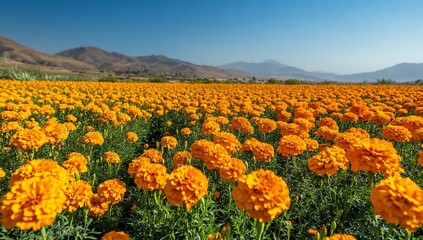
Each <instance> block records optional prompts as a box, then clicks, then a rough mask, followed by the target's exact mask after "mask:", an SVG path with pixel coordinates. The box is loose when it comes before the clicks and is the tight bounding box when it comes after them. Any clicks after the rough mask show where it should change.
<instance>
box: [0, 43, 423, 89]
mask: <svg viewBox="0 0 423 240" xmlns="http://www.w3.org/2000/svg"><path fill="white" fill-rule="evenodd" d="M0 55H2V56H5V55H7V58H8V60H9V62H10V63H16V64H25V65H30V66H37V67H40V68H41V69H42V70H47V71H50V72H51V71H53V72H59V73H74V74H75V73H77V74H80V73H92V74H97V73H100V72H106V73H113V72H115V73H116V72H124V73H142V74H151V75H155V74H164V75H173V76H180V77H200V78H203V77H207V78H216V79H252V78H253V77H255V78H258V79H268V78H276V79H281V80H285V79H289V78H295V79H299V80H307V81H323V80H332V81H341V82H363V81H368V82H373V81H376V80H377V79H391V80H393V81H396V82H412V81H416V80H418V79H423V63H401V64H397V65H394V66H391V67H387V68H384V69H381V70H378V71H374V72H364V73H355V74H349V75H339V74H333V73H326V72H311V71H306V70H303V69H301V68H298V67H293V66H288V65H285V64H282V63H279V62H277V61H275V60H266V61H263V62H260V63H248V62H244V61H240V62H234V63H229V64H225V65H220V66H218V67H214V66H205V65H197V64H193V63H189V62H185V61H181V60H178V59H172V58H168V57H166V56H162V55H152V56H138V57H132V56H126V55H124V54H121V53H117V52H108V51H105V50H102V49H100V48H97V47H78V48H74V49H69V50H65V51H62V52H59V53H57V54H47V53H43V52H39V51H36V50H33V49H31V48H28V47H26V46H23V45H21V44H19V43H17V42H15V41H13V40H10V39H7V38H5V37H2V36H0ZM2 64H3V67H4V63H3V61H0V67H1V65H2Z"/></svg>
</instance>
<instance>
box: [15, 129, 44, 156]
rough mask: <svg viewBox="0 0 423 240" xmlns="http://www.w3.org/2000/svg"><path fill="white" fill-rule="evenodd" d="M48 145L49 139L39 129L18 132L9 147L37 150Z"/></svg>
mask: <svg viewBox="0 0 423 240" xmlns="http://www.w3.org/2000/svg"><path fill="white" fill-rule="evenodd" d="M46 143H47V137H46V135H45V134H44V132H43V131H41V130H40V129H38V128H32V129H27V128H25V129H21V130H19V131H16V132H15V134H13V135H12V137H11V138H10V140H9V145H10V146H12V147H16V148H17V149H19V150H21V151H23V150H35V151H38V149H39V148H40V147H41V146H43V145H44V144H46Z"/></svg>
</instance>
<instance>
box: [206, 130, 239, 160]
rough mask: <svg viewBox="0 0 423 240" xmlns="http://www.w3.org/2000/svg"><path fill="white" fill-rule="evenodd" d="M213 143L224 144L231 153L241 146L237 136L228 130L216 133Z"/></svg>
mask: <svg viewBox="0 0 423 240" xmlns="http://www.w3.org/2000/svg"><path fill="white" fill-rule="evenodd" d="M213 143H215V144H219V145H222V146H223V147H224V148H225V149H226V151H227V152H228V154H229V155H230V154H233V153H234V152H236V151H238V149H239V147H241V143H240V142H239V141H238V139H237V138H236V136H235V135H233V134H232V133H228V132H219V133H216V134H214V136H213Z"/></svg>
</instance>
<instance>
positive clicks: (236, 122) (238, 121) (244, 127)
mask: <svg viewBox="0 0 423 240" xmlns="http://www.w3.org/2000/svg"><path fill="white" fill-rule="evenodd" d="M229 129H230V130H240V131H241V132H243V133H246V134H253V133H254V128H253V126H251V123H250V122H249V121H248V119H246V118H244V117H233V118H232V124H231V125H230V127H229Z"/></svg>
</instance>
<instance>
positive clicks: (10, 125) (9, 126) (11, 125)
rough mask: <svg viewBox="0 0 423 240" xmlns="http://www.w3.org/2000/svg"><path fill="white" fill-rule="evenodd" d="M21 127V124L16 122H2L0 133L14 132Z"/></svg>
mask: <svg viewBox="0 0 423 240" xmlns="http://www.w3.org/2000/svg"><path fill="white" fill-rule="evenodd" d="M22 129H23V128H22V126H21V125H20V124H19V123H18V122H4V123H3V124H2V125H1V126H0V133H8V132H12V131H13V132H16V131H19V130H22Z"/></svg>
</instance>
